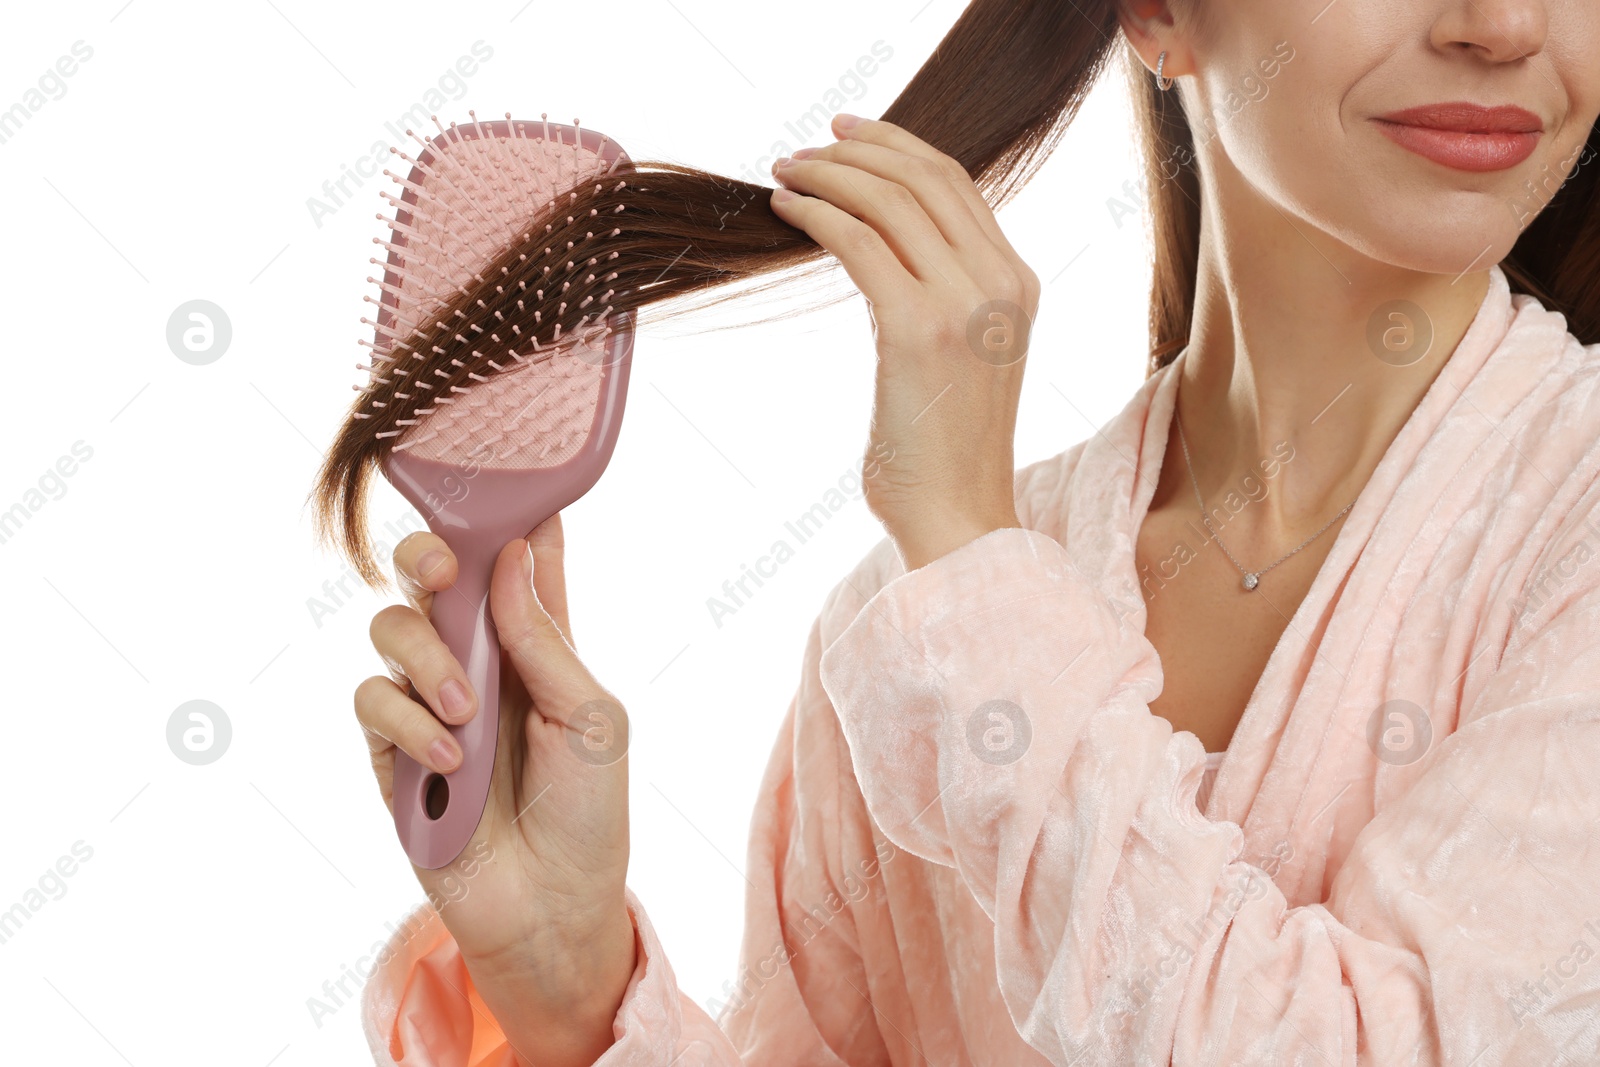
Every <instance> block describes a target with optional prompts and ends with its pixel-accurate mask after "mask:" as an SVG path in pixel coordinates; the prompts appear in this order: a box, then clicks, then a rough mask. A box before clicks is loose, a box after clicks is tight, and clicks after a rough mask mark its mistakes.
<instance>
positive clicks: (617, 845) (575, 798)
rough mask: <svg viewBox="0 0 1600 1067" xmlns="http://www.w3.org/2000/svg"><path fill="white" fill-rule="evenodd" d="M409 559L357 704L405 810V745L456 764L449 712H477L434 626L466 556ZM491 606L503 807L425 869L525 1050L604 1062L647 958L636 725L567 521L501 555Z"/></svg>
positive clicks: (549, 1062) (381, 777)
mask: <svg viewBox="0 0 1600 1067" xmlns="http://www.w3.org/2000/svg"><path fill="white" fill-rule="evenodd" d="M394 563H395V571H396V573H397V575H398V576H399V579H400V583H401V586H402V588H403V589H404V591H405V595H406V599H407V600H408V602H409V604H408V605H392V606H390V607H387V608H385V609H383V610H382V611H380V612H379V613H378V614H377V615H376V616H375V617H374V619H373V622H372V641H373V644H374V646H375V647H376V648H377V650H378V653H379V654H380V655H381V656H382V657H383V659H384V661H385V663H386V664H387V665H388V667H389V671H390V676H389V677H384V676H381V675H380V676H375V677H372V678H369V679H367V680H366V681H365V682H363V683H362V684H361V686H360V687H359V688H358V689H357V690H356V699H355V704H356V717H357V719H358V720H359V721H360V723H361V726H362V729H363V730H364V731H365V733H366V736H367V741H368V744H369V745H370V747H371V751H372V766H373V771H374V772H375V774H376V775H377V779H378V786H379V789H380V791H381V792H382V795H383V799H384V803H385V804H388V805H390V806H391V809H392V805H393V774H394V759H395V750H396V746H398V747H399V748H400V749H401V750H403V751H405V752H406V753H407V754H408V755H409V756H411V757H412V758H413V759H415V760H417V761H418V762H420V763H422V764H424V765H426V766H428V767H430V768H432V769H433V770H435V771H438V772H440V773H445V772H448V771H451V770H453V769H454V768H455V766H456V764H457V762H459V760H460V758H461V757H460V752H459V750H458V749H457V748H456V746H455V743H454V741H453V740H452V739H451V737H450V734H449V732H448V731H447V730H446V729H445V728H444V726H443V725H442V724H441V722H440V720H441V719H442V720H444V721H446V722H450V723H460V722H465V721H467V720H468V719H470V718H471V717H472V715H473V714H475V713H476V710H477V709H476V707H475V706H474V704H473V701H474V697H473V695H472V692H471V687H470V686H469V685H467V684H466V675H465V672H464V671H463V670H462V668H461V665H460V664H459V663H458V662H456V659H455V657H454V656H452V655H451V654H450V651H449V650H448V649H447V648H446V647H445V644H444V642H443V641H442V640H440V638H439V635H438V634H437V632H436V631H435V630H434V629H433V626H432V625H431V624H430V623H429V621H428V613H429V609H430V607H431V605H432V601H433V598H434V597H436V596H456V595H460V594H458V593H456V592H455V591H454V590H453V589H452V588H451V583H452V582H453V581H454V580H455V577H456V560H455V557H454V556H453V555H452V554H451V552H450V549H449V548H448V547H447V546H446V545H445V543H444V541H442V540H441V539H440V538H438V537H436V536H434V535H433V534H431V533H416V534H412V535H411V536H409V537H407V538H406V539H405V540H403V541H402V542H401V543H400V545H399V547H398V548H397V549H396V550H395V554H394ZM490 604H491V608H492V610H493V613H494V621H495V624H496V626H497V627H498V628H499V632H500V641H501V645H502V647H503V649H504V655H503V662H502V671H501V678H502V679H503V683H502V685H501V690H500V692H501V710H500V728H501V733H500V741H499V745H498V749H497V752H496V757H495V768H494V777H493V781H492V784H491V787H490V794H489V801H488V806H487V807H486V809H485V811H484V814H483V819H482V821H481V822H480V823H479V826H478V830H477V832H476V833H475V834H474V836H473V838H472V842H471V844H469V845H468V846H467V848H466V850H465V851H464V852H462V854H461V856H460V857H459V858H458V859H457V860H456V861H455V862H454V863H452V864H450V865H449V866H446V867H442V868H439V869H438V870H428V869H425V868H421V867H414V868H413V869H414V870H415V871H416V875H417V879H418V881H419V882H421V883H422V886H423V888H424V889H425V890H427V893H428V897H429V899H430V900H431V901H432V902H433V904H434V906H435V908H436V909H437V910H438V911H439V914H440V917H441V918H442V919H443V921H444V925H445V926H446V928H447V929H448V930H449V931H450V933H451V935H452V936H453V937H454V938H455V941H456V943H457V945H459V946H460V949H461V955H462V959H463V960H464V961H465V963H466V966H467V970H468V972H469V973H470V974H471V976H472V980H473V983H474V985H476V987H477V989H478V991H479V993H480V994H481V995H482V997H483V999H484V1002H485V1003H486V1004H487V1005H488V1007H489V1009H490V1011H491V1012H492V1013H493V1015H494V1018H495V1020H496V1022H498V1023H499V1025H500V1027H501V1029H502V1030H503V1031H504V1032H505V1035H506V1038H507V1040H508V1041H510V1043H511V1045H512V1047H513V1048H515V1049H517V1050H518V1051H519V1053H520V1054H521V1055H522V1056H523V1058H524V1059H525V1060H528V1061H530V1062H536V1063H538V1064H539V1065H540V1067H560V1065H563V1064H590V1063H593V1062H594V1060H595V1059H597V1058H598V1057H599V1056H600V1054H601V1053H603V1052H604V1051H605V1049H606V1048H608V1047H610V1045H611V1043H612V1040H613V1038H612V1031H611V1023H612V1020H613V1018H614V1017H615V1015H616V1011H617V1008H618V1006H619V1005H620V1003H621V1001H622V994H623V991H624V990H625V988H626V986H627V983H628V980H629V979H630V977H631V976H632V974H633V970H634V966H635V955H634V934H633V924H632V921H631V920H630V919H629V917H628V914H627V909H626V904H625V902H624V882H625V879H626V877H627V870H628V770H627V768H628V761H627V741H628V718H627V713H626V712H625V711H624V710H623V708H622V706H621V704H620V703H619V702H618V701H617V700H616V698H615V697H613V696H612V695H611V694H610V693H609V692H608V691H607V690H606V689H605V688H604V687H603V686H602V685H601V684H600V683H599V682H598V681H596V680H595V678H594V676H593V675H592V674H590V673H589V671H588V669H587V668H586V667H585V666H584V665H583V663H582V661H580V660H579V659H578V655H577V653H576V651H575V650H574V649H573V646H572V641H571V633H572V627H571V623H570V622H569V621H568V617H567V597H566V583H565V576H564V572H563V544H562V534H561V516H560V515H559V514H556V515H554V516H552V517H551V518H550V519H548V520H546V521H545V522H544V523H542V524H540V525H539V527H538V528H537V529H535V530H534V531H533V533H532V534H530V535H529V537H528V539H527V541H526V542H523V541H520V540H518V541H514V542H512V543H510V544H508V545H506V546H505V548H504V549H502V551H501V552H500V555H499V558H498V559H497V560H496V562H495V570H494V578H493V584H492V586H491V591H490ZM408 686H410V687H413V689H414V692H415V694H417V695H415V696H414V695H412V694H411V693H410V692H408Z"/></svg>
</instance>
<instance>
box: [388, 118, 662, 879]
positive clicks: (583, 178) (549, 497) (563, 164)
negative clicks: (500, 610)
mask: <svg viewBox="0 0 1600 1067" xmlns="http://www.w3.org/2000/svg"><path fill="white" fill-rule="evenodd" d="M469 114H472V122H471V124H470V125H466V126H461V127H457V126H456V124H455V123H453V122H452V123H451V124H450V127H449V129H448V130H447V129H445V128H444V127H443V126H440V127H439V134H438V135H437V136H436V137H434V138H432V139H431V140H429V141H423V140H422V139H421V138H420V137H417V136H416V135H415V134H411V131H409V130H407V131H406V132H407V133H408V134H410V135H411V136H412V137H413V138H414V139H415V140H416V141H417V143H418V144H420V145H421V146H422V151H421V152H420V153H419V154H418V156H417V158H416V159H412V158H411V157H410V156H408V155H406V154H405V153H404V152H401V151H399V149H392V151H394V152H395V154H397V155H399V156H400V157H401V158H402V159H404V160H406V161H407V162H409V163H411V164H412V166H411V171H410V174H409V175H408V176H406V177H404V178H401V177H399V176H398V175H395V174H390V172H388V171H385V172H384V173H385V174H389V176H390V177H391V178H393V179H394V180H395V181H396V182H397V183H399V184H400V185H401V187H402V189H401V192H400V195H399V196H398V197H395V196H393V195H391V194H389V193H385V194H384V195H385V197H386V198H387V199H388V200H389V202H390V204H391V205H393V207H394V211H395V213H394V218H393V220H392V221H390V220H388V219H385V217H384V216H383V215H381V214H380V215H379V216H378V218H379V219H383V220H384V221H386V222H389V224H390V227H391V230H392V233H391V234H390V236H389V239H388V240H383V239H380V238H374V239H373V240H374V241H375V242H376V243H378V244H380V245H383V246H384V247H386V248H387V249H388V250H389V257H388V261H387V263H385V264H383V265H384V266H385V267H386V269H385V271H384V275H383V280H382V281H381V282H378V284H379V285H380V287H381V289H382V292H381V294H380V297H379V298H378V299H374V298H372V297H368V298H367V299H368V300H369V301H370V302H373V303H376V304H377V305H378V312H377V319H376V321H372V320H368V319H365V318H363V319H362V320H361V321H362V322H365V323H369V324H370V325H372V326H373V327H374V330H375V334H376V336H375V340H374V342H373V343H371V344H370V345H368V347H369V348H370V349H371V351H372V365H371V368H370V369H371V372H372V377H373V381H374V382H379V381H381V382H382V383H383V384H384V385H385V386H386V387H390V388H393V389H394V390H395V391H394V392H393V393H392V394H390V395H389V400H388V403H389V404H391V405H393V404H397V403H400V402H402V401H403V402H404V403H405V404H407V405H409V406H410V407H409V410H408V412H407V414H409V415H410V417H409V418H396V417H395V415H396V414H397V413H395V412H389V413H387V414H388V416H389V417H390V418H391V419H392V424H393V425H394V426H397V427H401V428H399V429H392V430H389V431H387V432H386V433H381V434H378V435H377V436H378V437H394V438H397V440H395V441H394V442H393V444H392V446H391V449H390V451H389V453H388V455H387V456H386V457H385V458H384V460H383V462H382V464H381V470H382V471H383V474H384V476H385V477H386V478H388V479H389V481H390V482H392V483H393V484H394V486H395V487H396V488H397V489H399V491H400V492H401V494H402V495H403V496H405V498H406V499H407V500H408V501H410V502H411V503H412V505H414V506H415V507H416V508H417V509H418V510H419V511H421V512H422V515H423V517H424V519H425V520H426V521H427V524H428V527H429V528H430V529H431V530H432V531H433V532H434V533H436V534H438V535H439V536H440V537H441V538H443V539H444V541H445V542H446V543H447V544H448V545H449V546H450V548H451V550H452V551H453V552H454V553H455V555H456V559H457V561H458V563H459V575H458V577H457V579H456V583H455V585H454V586H453V587H452V588H451V589H447V590H443V591H441V592H439V593H436V594H435V595H434V598H433V611H432V615H431V619H432V622H433V625H434V627H435V629H437V630H438V632H439V635H440V637H442V638H443V639H444V642H445V644H446V645H447V646H448V647H449V648H450V651H451V652H452V653H454V654H455V656H456V658H457V659H458V660H459V661H460V662H461V665H462V667H463V668H464V669H465V670H466V672H467V678H468V680H469V683H470V684H471V686H472V688H473V691H474V692H475V693H476V694H477V696H478V712H477V714H476V715H475V716H473V718H472V720H471V721H470V722H468V723H466V724H464V725H461V726H448V727H447V728H448V729H449V730H450V732H451V733H452V734H453V735H454V736H455V738H456V741H457V742H458V743H459V744H460V746H461V752H462V760H461V765H460V766H459V767H457V768H456V769H455V770H454V771H452V772H451V773H450V774H448V775H439V774H436V773H435V772H433V771H432V770H430V769H428V768H427V767H424V766H422V765H421V764H419V763H417V762H416V761H415V760H413V759H411V758H410V757H409V756H407V755H406V754H405V753H404V752H400V751H398V750H397V751H396V753H395V768H394V821H395V829H396V831H397V832H398V834H399V837H400V842H401V844H402V845H403V846H404V848H405V850H406V855H407V856H408V857H410V859H411V862H412V863H414V864H416V865H417V866H418V867H425V868H438V867H443V866H445V865H446V864H448V863H450V862H451V861H452V860H454V859H455V858H456V857H457V856H458V855H460V853H461V851H462V850H463V849H464V848H465V847H466V845H467V843H468V842H469V841H470V840H471V838H472V835H473V833H474V832H475V830H476V829H477V826H478V821H479V819H480V818H481V817H482V815H483V811H484V807H485V804H486V803H487V800H488V795H489V784H490V780H491V778H492V775H493V771H494V762H495V748H496V743H497V739H498V737H499V733H500V642H499V636H498V634H497V632H496V630H495V625H494V620H493V618H492V617H491V615H490V611H489V578H490V575H491V573H492V571H493V567H494V560H495V557H496V555H497V554H498V552H499V550H500V548H501V547H502V546H503V545H505V543H506V542H507V541H510V540H511V539H513V538H516V537H524V536H526V535H527V534H528V533H529V531H531V530H532V529H533V528H534V527H535V526H537V525H539V524H540V523H541V522H543V521H544V520H545V519H547V518H549V517H550V516H551V515H554V514H555V513H556V512H557V511H560V510H561V509H562V508H564V507H566V506H567V505H568V504H571V503H572V502H573V501H575V500H577V499H578V498H579V497H581V496H583V494H584V493H586V492H588V491H589V490H590V489H591V488H593V487H594V485H595V483H596V482H597V481H598V480H599V478H600V475H601V474H602V473H603V472H604V471H605V468H606V465H607V463H609V462H610V459H611V453H612V450H613V449H614V448H615V446H616V441H617V432H618V430H619V429H620V427H621V424H622V413H623V406H624V402H625V400H626V398H627V392H628V372H629V369H630V367H631V365H632V356H633V325H634V315H633V313H632V312H628V313H626V314H622V315H618V316H617V317H616V318H615V319H614V320H612V321H611V322H610V323H608V322H607V321H606V320H607V315H608V314H609V311H610V308H609V307H606V308H605V310H604V311H603V312H601V313H599V314H598V315H585V316H584V318H583V320H581V321H580V322H579V324H578V325H579V327H580V329H575V330H569V332H568V334H567V336H566V337H565V338H562V336H561V327H560V324H559V323H557V325H556V328H555V333H554V338H553V339H551V340H547V341H546V343H544V344H542V345H541V344H540V343H539V341H538V339H537V338H535V337H533V336H532V333H533V329H534V328H536V326H535V323H534V320H536V319H537V318H538V316H537V315H534V316H533V319H527V320H525V321H526V322H527V323H528V325H529V326H530V329H529V330H528V331H524V330H523V329H522V328H521V327H519V326H518V325H516V323H515V322H513V321H511V318H507V317H506V316H504V315H501V314H500V313H499V312H494V313H493V319H490V318H488V317H487V316H485V317H483V318H482V319H481V320H480V321H482V322H483V323H485V325H486V327H487V328H485V326H479V325H477V324H476V323H473V322H472V321H471V319H470V317H468V316H465V315H463V314H462V313H461V312H460V311H459V310H457V311H456V312H455V314H456V315H457V316H459V318H457V319H455V320H451V325H450V328H449V329H447V330H445V333H448V334H453V337H451V338H449V339H448V340H442V335H441V334H440V332H439V331H440V330H441V329H444V327H442V326H440V327H437V328H436V329H435V330H434V332H433V336H429V337H421V336H420V335H419V333H418V330H419V327H420V326H423V325H425V324H426V323H427V322H428V321H429V319H430V318H431V317H433V316H435V314H436V313H438V312H439V311H440V309H442V308H445V307H446V306H447V305H448V304H449V302H450V301H452V300H454V299H456V298H457V297H458V295H460V294H467V293H468V289H467V286H469V285H472V284H473V283H474V282H476V283H479V285H480V286H481V285H483V284H488V283H486V282H485V277H484V275H485V274H493V273H496V272H493V271H491V270H490V269H489V268H490V265H491V264H493V263H494V262H496V261H503V259H504V256H505V254H506V253H507V250H508V249H512V248H523V249H526V250H527V251H526V253H525V254H521V255H520V256H518V258H520V259H521V260H523V261H526V260H528V259H529V258H530V257H533V258H537V257H539V256H545V257H547V258H548V259H549V263H548V264H547V265H546V266H545V267H544V268H543V271H544V273H543V277H544V278H545V279H546V281H544V282H538V283H536V284H540V285H555V284H556V283H557V282H558V281H560V282H561V283H562V289H561V290H560V292H561V293H563V294H564V293H565V292H566V291H567V288H566V287H567V286H568V285H571V284H573V281H574V280H575V281H577V282H579V283H583V282H587V283H588V284H589V285H590V286H592V285H593V284H594V282H595V281H596V276H597V274H600V273H603V272H604V271H605V268H604V267H603V266H599V264H600V258H599V257H598V256H591V255H590V253H591V252H592V249H591V248H589V247H587V246H586V247H585V248H583V249H578V250H576V251H574V247H575V245H576V244H577V242H564V247H562V248H559V249H555V248H547V247H539V245H540V242H539V241H537V240H536V239H535V237H536V235H538V234H539V233H540V232H541V231H543V232H545V233H548V232H549V230H550V227H548V226H545V225H544V221H545V219H546V218H553V217H554V214H553V213H551V209H552V208H555V207H556V203H555V198H556V197H557V196H559V195H560V194H562V193H566V192H568V191H569V190H571V189H573V188H576V187H580V186H582V185H584V184H586V183H587V182H589V181H604V182H609V181H610V179H611V175H613V174H614V173H615V172H616V171H617V170H618V168H619V166H621V167H623V168H627V167H628V166H629V164H628V161H627V156H626V154H625V153H624V152H623V151H622V149H621V147H620V146H618V145H617V144H615V143H614V142H611V141H610V140H609V139H608V138H605V137H602V136H600V135H599V134H597V133H595V132H594V131H593V130H586V129H581V128H579V127H578V126H576V125H573V126H563V125H559V124H556V123H550V122H546V121H542V120H541V121H540V122H538V123H531V122H530V123H521V122H513V121H511V116H510V114H509V113H508V114H507V115H506V119H505V121H499V120H496V121H491V122H479V121H478V119H477V115H476V114H475V113H472V112H469ZM434 124H435V125H438V119H437V118H435V119H434ZM618 210H620V208H619V209H618ZM567 221H568V222H569V223H570V222H571V221H572V220H570V219H568V220H567ZM601 221H602V222H605V221H607V220H601ZM618 232H620V230H615V231H612V232H611V233H610V234H607V233H605V232H603V231H602V233H601V234H600V236H601V238H602V239H603V238H604V237H606V236H615V234H616V233H618ZM594 236H595V234H594V233H590V234H589V237H591V238H592V237H594ZM615 256H616V253H614V252H613V253H612V255H611V258H615ZM371 262H373V263H378V262H379V261H378V260H377V259H373V260H372V261H371ZM596 268H598V269H596ZM574 271H576V273H573V272H574ZM501 273H503V268H502V271H501ZM585 275H587V277H585ZM615 277H616V275H615V274H614V273H613V274H611V275H610V276H609V277H607V278H602V279H600V284H601V285H604V283H605V281H608V280H610V279H612V278H615ZM564 278H565V279H568V280H565V281H563V279H564ZM368 280H369V281H377V279H368ZM518 284H520V285H522V288H523V289H524V290H525V291H526V292H527V293H529V294H530V295H531V294H532V293H533V291H534V290H533V289H532V288H530V287H528V286H527V285H526V284H524V283H518ZM475 291H481V289H479V290H475ZM497 291H499V292H500V293H501V294H502V295H504V292H505V291H504V290H503V289H501V290H497ZM538 292H539V296H540V297H541V298H542V297H543V296H544V290H543V289H540V290H539V291H538ZM517 295H518V294H517V292H516V291H512V292H511V294H510V297H508V298H507V299H510V298H514V297H516V296H517ZM605 295H606V297H609V296H610V295H611V293H607V294H605ZM594 299H595V298H594V296H593V295H591V296H589V297H588V298H586V299H585V300H584V301H583V302H582V304H580V305H578V306H579V307H587V306H588V305H589V303H590V302H591V301H593V300H594ZM600 303H604V298H602V300H601V301H600ZM478 306H479V307H481V308H485V309H487V305H485V304H484V303H483V302H482V300H481V299H480V300H479V301H478ZM505 306H506V309H507V310H508V311H510V310H511V308H510V306H509V304H507V305H505ZM597 306H598V305H597ZM516 307H517V309H519V310H523V309H522V302H521V301H520V300H518V301H517V302H516ZM566 307H567V305H566V304H564V303H563V304H562V305H561V309H562V311H563V312H565V310H566ZM515 316H516V313H515V312H514V313H513V315H512V318H515ZM591 319H592V320H593V321H592V322H591V321H590V320H591ZM502 333H503V334H504V337H503V338H502V337H501V334H502ZM469 335H470V336H469ZM452 342H454V343H455V344H459V345H462V346H465V347H464V348H463V349H452V351H461V354H462V355H468V352H467V351H466V350H467V349H471V351H470V357H471V360H472V362H471V363H470V364H469V363H463V362H462V361H461V360H460V359H451V360H450V362H449V365H450V367H452V368H454V369H451V370H448V371H447V370H446V369H440V367H439V366H438V364H439V363H440V360H441V359H443V358H444V357H447V356H449V355H450V352H447V351H446V349H444V348H441V347H438V346H439V344H440V343H444V344H451V343H452ZM363 344H366V342H363ZM501 353H503V355H502V354H501ZM497 358H498V359H499V360H502V361H503V363H502V362H497V361H496V359H497ZM473 368H477V369H482V370H485V373H482V374H480V373H477V372H476V371H475V370H473ZM430 370H431V372H432V373H431V374H430V373H429V371H430ZM359 388H360V387H358V389H359ZM396 398H399V400H397V399H396ZM384 406H385V404H384V403H382V402H375V403H373V404H372V407H374V408H383V407H384ZM382 414H384V413H378V412H374V413H372V414H369V415H367V416H362V415H357V416H356V417H357V418H361V417H381V415H382Z"/></svg>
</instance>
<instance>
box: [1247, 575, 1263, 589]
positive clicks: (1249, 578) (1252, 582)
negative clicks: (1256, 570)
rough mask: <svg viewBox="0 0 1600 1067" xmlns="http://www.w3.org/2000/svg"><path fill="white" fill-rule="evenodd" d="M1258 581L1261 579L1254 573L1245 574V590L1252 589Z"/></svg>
mask: <svg viewBox="0 0 1600 1067" xmlns="http://www.w3.org/2000/svg"><path fill="white" fill-rule="evenodd" d="M1260 581H1261V580H1260V579H1259V578H1258V577H1257V576H1256V575H1254V574H1246V575H1245V576H1244V587H1245V589H1246V591H1248V590H1251V589H1254V588H1255V587H1256V586H1257V585H1258V584H1260Z"/></svg>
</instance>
